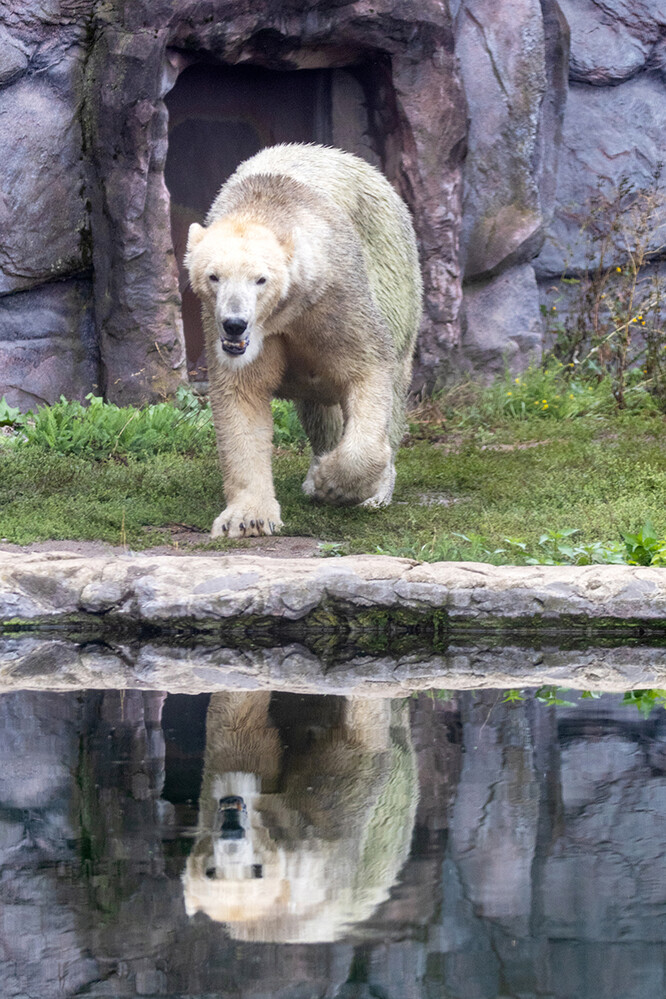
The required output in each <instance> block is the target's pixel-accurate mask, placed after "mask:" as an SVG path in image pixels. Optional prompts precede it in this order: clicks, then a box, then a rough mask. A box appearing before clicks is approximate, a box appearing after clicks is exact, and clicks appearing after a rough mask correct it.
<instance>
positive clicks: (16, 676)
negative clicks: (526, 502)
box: [0, 633, 666, 697]
mask: <svg viewBox="0 0 666 999" xmlns="http://www.w3.org/2000/svg"><path fill="white" fill-rule="evenodd" d="M533 637H535V636H533ZM557 640H558V639H557V637H553V638H551V639H550V640H549V644H548V645H542V646H540V645H539V644H535V647H532V646H530V645H529V644H527V643H528V642H529V638H526V640H525V644H524V645H518V644H514V645H508V646H501V645H499V646H496V645H495V644H494V642H488V641H484V640H483V639H480V638H478V637H477V638H476V639H474V638H472V637H471V636H463V635H460V634H458V635H453V636H452V637H451V639H450V641H448V642H447V643H446V644H444V643H443V642H442V646H443V647H442V648H441V649H439V650H438V651H437V652H434V651H433V650H432V648H428V647H427V646H425V647H424V645H423V644H422V643H419V642H416V643H414V644H410V645H409V647H408V649H407V650H405V651H402V652H401V651H400V643H397V644H396V648H395V651H393V650H391V649H389V650H387V651H386V652H385V653H381V654H373V653H372V652H371V651H368V649H367V647H366V646H364V645H363V643H361V646H360V647H359V646H358V645H354V642H353V641H351V640H349V639H346V640H343V641H341V642H339V643H336V642H335V641H334V640H333V639H330V640H328V641H322V643H321V647H319V648H318V647H317V643H316V642H315V643H313V648H309V647H308V646H307V645H305V644H303V643H302V642H288V643H287V644H285V645H277V646H267V647H266V648H256V647H255V648H252V647H251V645H250V644H249V642H246V641H241V642H240V643H239V647H237V648H227V647H225V646H224V645H223V644H221V643H218V642H215V641H214V639H213V638H210V639H209V642H208V643H207V644H201V643H196V642H195V641H194V640H193V641H192V642H191V643H187V642H185V641H184V640H182V639H180V640H179V644H174V645H169V644H168V640H164V641H163V642H160V643H157V642H139V641H136V642H131V641H129V640H128V641H126V642H123V641H122V640H113V639H111V638H109V640H108V641H105V642H101V641H100V642H92V641H86V642H83V643H82V644H77V643H76V642H74V641H68V640H66V639H64V638H57V639H55V638H47V637H46V635H43V634H42V635H39V636H36V635H34V634H31V633H27V634H24V635H22V636H19V635H15V636H13V637H5V638H3V637H2V636H0V689H3V690H21V689H24V688H25V687H26V686H27V687H30V688H31V689H42V690H80V689H86V688H91V687H92V688H97V689H108V688H116V687H137V688H141V689H144V690H169V691H171V692H172V693H184V694H194V693H204V692H207V691H215V690H284V691H296V692H299V693H304V694H305V693H308V694H317V693H325V694H341V695H349V694H355V693H358V694H362V695H363V696H365V697H401V696H405V695H408V694H409V693H411V692H412V691H414V690H429V689H431V688H435V689H440V688H447V689H452V690H466V689H468V688H469V687H470V686H472V684H473V685H474V686H475V687H476V688H479V689H482V688H485V687H491V688H499V689H506V688H509V687H526V686H534V685H535V684H559V685H561V686H565V687H573V688H575V689H577V690H581V689H583V690H585V689H590V690H602V691H604V690H627V689H629V688H632V687H634V688H636V687H664V686H666V653H665V652H664V649H663V648H661V647H659V646H658V645H656V646H654V647H651V646H642V647H641V646H636V645H632V646H623V645H622V644H620V642H621V639H618V640H617V641H618V645H617V647H612V646H610V645H609V646H600V647H595V646H589V647H588V646H587V645H586V644H585V643H584V642H581V647H580V648H567V647H566V646H567V644H568V642H567V641H566V639H565V640H564V643H563V644H564V647H560V646H559V645H557V644H556V642H557ZM535 643H536V637H535ZM550 643H552V644H550Z"/></svg>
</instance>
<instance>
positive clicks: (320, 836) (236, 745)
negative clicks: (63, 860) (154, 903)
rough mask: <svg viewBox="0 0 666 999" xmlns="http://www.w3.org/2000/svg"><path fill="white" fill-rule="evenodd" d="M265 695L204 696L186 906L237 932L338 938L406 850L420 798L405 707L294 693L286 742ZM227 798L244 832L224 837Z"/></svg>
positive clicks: (378, 896) (263, 937)
mask: <svg viewBox="0 0 666 999" xmlns="http://www.w3.org/2000/svg"><path fill="white" fill-rule="evenodd" d="M294 696H295V695H294ZM325 700H327V701H328V702H329V709H328V713H326V711H324V710H323V709H321V708H320V707H319V704H320V702H324V701H325ZM269 701H270V694H269V693H264V692H250V693H243V692H226V693H221V694H213V696H212V698H211V702H210V706H209V709H208V717H207V723H206V756H205V763H204V776H203V783H202V789H201V797H200V801H199V827H198V831H197V838H196V842H195V845H194V848H193V850H192V853H191V854H190V856H189V858H188V860H187V866H186V869H185V873H184V874H183V887H184V896H185V908H186V910H187V913H188V915H194V913H196V912H198V911H201V912H204V913H206V914H207V915H208V916H209V917H210V918H211V919H214V920H216V921H218V922H223V923H225V924H226V925H227V929H228V931H229V932H230V934H231V935H232V936H233V937H235V938H236V939H239V940H255V941H273V942H278V941H281V942H293V943H295V942H308V941H329V940H336V939H338V938H339V937H341V936H343V935H344V934H345V933H346V932H347V931H348V930H349V929H350V928H351V927H352V926H354V925H356V924H358V923H360V922H363V921H364V920H366V919H368V918H369V917H370V916H371V915H372V913H373V911H374V910H375V909H376V907H377V906H378V905H379V904H380V903H381V902H382V901H384V900H385V899H386V898H387V897H388V892H389V889H390V888H391V885H392V884H393V883H394V882H395V879H396V878H397V875H398V872H399V870H400V868H401V867H402V865H403V863H404V861H405V860H406V858H407V854H408V851H409V844H410V840H411V832H412V826H413V822H414V814H415V810H416V803H417V798H418V788H417V778H416V766H415V757H414V751H413V749H412V744H411V739H410V733H409V711H408V706H407V705H406V704H405V703H404V702H402V701H389V700H385V699H380V698H377V699H375V698H348V699H343V698H339V699H333V698H328V699H325V698H319V699H317V700H316V701H314V699H311V702H310V703H309V704H308V705H306V706H305V707H302V706H301V702H300V701H299V703H298V704H297V705H296V712H297V715H296V717H297V724H296V727H295V728H294V727H291V728H289V729H288V730H287V741H288V745H287V746H283V745H282V740H281V738H280V734H279V732H278V729H277V728H276V727H275V724H274V722H273V721H272V718H271V716H270V715H269ZM313 701H314V703H313ZM331 702H334V703H333V710H331V707H330V705H331ZM227 795H237V796H239V797H241V798H242V799H243V801H244V806H245V815H244V826H245V835H244V837H243V838H242V839H234V840H228V839H224V838H223V837H222V836H221V833H220V818H219V814H218V802H219V801H220V799H221V798H224V797H225V796H227Z"/></svg>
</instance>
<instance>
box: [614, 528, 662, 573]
mask: <svg viewBox="0 0 666 999" xmlns="http://www.w3.org/2000/svg"><path fill="white" fill-rule="evenodd" d="M622 537H623V538H624V545H625V552H626V558H625V561H627V562H628V563H629V565H666V538H659V537H657V532H656V531H655V529H654V527H653V526H652V524H651V523H650V522H649V521H648V523H646V524H645V526H644V527H643V529H642V530H641V531H639V532H638V533H637V534H623V535H622Z"/></svg>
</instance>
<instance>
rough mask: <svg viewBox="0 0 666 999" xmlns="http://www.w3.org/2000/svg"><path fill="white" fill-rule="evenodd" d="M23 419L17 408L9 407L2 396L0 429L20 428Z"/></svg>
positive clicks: (0, 400)
mask: <svg viewBox="0 0 666 999" xmlns="http://www.w3.org/2000/svg"><path fill="white" fill-rule="evenodd" d="M24 422H25V417H23V416H22V415H21V411H20V409H19V408H18V407H17V406H10V405H9V403H8V402H7V399H6V398H5V396H4V395H3V397H2V399H0V427H17V428H18V427H22V426H23V424H24Z"/></svg>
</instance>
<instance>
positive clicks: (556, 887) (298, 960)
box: [0, 643, 666, 999]
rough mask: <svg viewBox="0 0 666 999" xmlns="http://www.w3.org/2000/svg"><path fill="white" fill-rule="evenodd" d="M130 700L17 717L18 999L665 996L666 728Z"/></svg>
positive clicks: (409, 705) (540, 710) (241, 694)
mask: <svg viewBox="0 0 666 999" xmlns="http://www.w3.org/2000/svg"><path fill="white" fill-rule="evenodd" d="M55 644H56V647H59V646H58V643H55ZM128 654H129V653H128ZM40 655H41V658H40V659H39V662H40V663H41V669H42V672H41V673H40V677H39V682H37V681H35V680H33V681H32V682H31V681H29V680H28V679H25V678H24V683H25V688H30V687H33V688H34V687H35V685H38V686H42V687H44V686H46V685H47V683H48V677H46V678H45V673H44V666H45V662H46V660H45V657H44V656H45V653H44V650H43V649H42V650H41V653H40ZM54 656H55V659H54V662H55V661H56V660H57V658H58V656H57V654H55V653H54ZM528 658H529V657H528ZM22 662H23V661H22ZM33 667H34V661H33ZM23 668H25V663H24V662H23ZM47 672H48V671H47ZM33 673H34V674H35V675H36V668H34V669H33ZM56 673H57V670H56V668H55V666H54V668H53V675H56ZM101 675H102V674H101V673H100V676H101ZM135 677H136V674H135ZM199 678H200V680H201V674H200V677H199ZM201 682H203V681H201ZM536 682H540V681H536ZM58 685H60V686H62V685H63V684H62V681H59V684H58ZM442 685H443V684H442ZM65 686H66V684H65ZM136 686H139V683H138V682H137V684H136ZM136 686H135V688H134V689H131V688H129V689H113V688H112V687H109V688H108V689H91V690H80V689H60V690H48V689H13V690H7V691H6V692H5V693H3V694H0V761H1V764H2V765H1V767H0V864H1V870H0V901H1V904H2V910H1V911H2V914H1V917H0V919H1V922H0V942H1V945H0V975H1V977H2V981H3V983H4V985H3V991H2V994H3V996H4V997H11V999H18V997H21V999H23V997H26V996H30V997H33V996H39V997H41V999H52V997H54V999H55V997H61V996H86V997H103V996H104V997H125V996H170V997H174V999H175V997H188V999H189V997H192V999H194V997H197V999H212V997H221V999H238V997H242V999H267V997H269V996H270V997H279V999H370V997H377V999H431V997H432V999H434V997H443V999H445V997H446V999H448V997H451V999H536V997H539V999H597V997H598V999H655V997H658V996H662V995H664V994H665V992H666V986H665V981H664V942H665V940H666V878H665V877H664V854H665V852H666V711H664V709H663V707H661V706H656V707H655V708H654V710H652V711H650V710H649V707H650V705H649V701H646V700H645V699H643V700H641V701H639V706H640V707H642V709H643V710H642V711H638V710H636V706H635V704H626V703H623V700H626V698H623V695H622V694H621V693H612V694H604V695H602V696H594V697H586V698H582V697H581V696H580V693H576V692H572V691H569V692H567V693H564V692H563V691H562V690H560V689H557V688H555V687H549V688H547V689H545V690H544V689H542V690H541V691H539V692H538V693H537V692H536V691H535V690H529V689H521V690H520V691H518V690H514V691H512V692H511V693H510V694H509V698H508V699H507V695H506V692H505V691H503V690H500V689H486V690H447V691H430V692H425V691H421V692H419V693H414V694H410V693H409V691H407V693H406V694H405V696H391V697H387V696H383V694H382V691H381V690H380V691H376V690H373V689H372V685H371V684H366V685H365V686H363V685H360V684H359V683H355V684H354V685H352V687H350V690H349V692H348V693H347V694H345V693H343V692H340V691H339V692H337V693H335V694H332V693H329V694H325V695H317V694H315V693H311V692H308V693H305V692H293V691H291V692H290V691H289V690H288V689H276V690H274V691H270V690H267V689H258V688H257V685H256V683H254V681H253V680H252V678H251V677H250V678H247V679H246V683H245V689H243V686H242V683H240V682H239V680H238V676H236V678H235V686H234V687H233V689H223V688H221V687H220V686H219V685H218V686H216V687H215V689H214V690H213V692H212V693H210V692H201V693H197V694H193V695H188V694H184V693H169V692H167V691H166V690H159V689H136ZM282 686H283V687H284V686H287V687H288V686H289V684H288V683H286V684H283V685H282ZM557 702H564V703H557Z"/></svg>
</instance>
